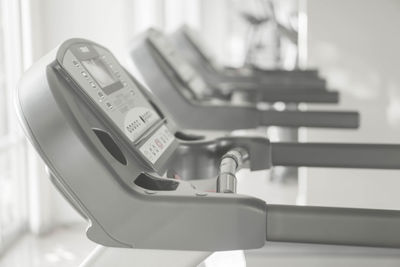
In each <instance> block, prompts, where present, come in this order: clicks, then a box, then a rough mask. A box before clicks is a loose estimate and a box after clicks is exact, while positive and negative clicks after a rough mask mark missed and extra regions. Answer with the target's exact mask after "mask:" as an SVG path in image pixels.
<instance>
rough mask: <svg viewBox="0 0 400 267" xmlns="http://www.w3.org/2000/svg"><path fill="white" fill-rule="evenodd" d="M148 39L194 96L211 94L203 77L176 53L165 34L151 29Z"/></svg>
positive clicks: (200, 97)
mask: <svg viewBox="0 0 400 267" xmlns="http://www.w3.org/2000/svg"><path fill="white" fill-rule="evenodd" d="M148 40H149V42H150V44H151V45H152V47H154V48H155V50H156V51H157V52H158V54H159V55H160V56H161V57H162V58H163V60H164V61H165V62H166V63H167V64H168V65H169V67H170V68H172V69H173V70H174V72H175V74H176V75H177V76H178V78H179V79H181V81H182V82H183V83H185V85H186V86H187V88H188V89H189V90H190V91H191V93H192V94H193V95H194V98H197V99H204V98H205V97H208V96H211V95H212V94H213V93H212V90H211V89H210V88H209V86H208V85H207V84H206V82H205V81H204V80H203V78H202V77H200V76H199V75H198V74H197V73H196V71H195V70H194V69H193V68H192V66H190V64H189V63H188V62H186V60H185V59H184V58H183V57H181V55H179V54H178V53H177V51H176V50H175V48H174V47H173V45H172V44H171V42H170V41H169V40H168V39H167V38H166V36H165V35H163V34H162V33H161V32H159V31H157V30H154V29H152V30H150V31H149V34H148Z"/></svg>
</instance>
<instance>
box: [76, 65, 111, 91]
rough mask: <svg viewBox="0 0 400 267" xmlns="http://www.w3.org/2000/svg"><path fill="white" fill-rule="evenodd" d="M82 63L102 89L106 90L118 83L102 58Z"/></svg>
mask: <svg viewBox="0 0 400 267" xmlns="http://www.w3.org/2000/svg"><path fill="white" fill-rule="evenodd" d="M82 63H83V65H84V66H85V68H86V69H87V70H88V71H89V73H90V74H91V75H92V76H93V78H94V79H95V80H96V81H97V82H98V83H99V85H100V86H101V87H102V88H105V87H107V86H109V85H111V84H113V83H116V82H117V81H118V80H116V79H115V78H114V77H113V75H112V74H111V73H110V71H109V70H108V68H107V66H106V65H105V64H104V62H103V61H102V60H101V59H100V58H93V59H89V60H83V61H82Z"/></svg>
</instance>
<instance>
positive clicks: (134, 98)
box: [60, 42, 175, 164]
mask: <svg viewBox="0 0 400 267" xmlns="http://www.w3.org/2000/svg"><path fill="white" fill-rule="evenodd" d="M61 61H62V62H60V63H61V65H62V68H63V69H64V70H65V71H66V72H67V73H68V75H69V76H70V77H71V78H72V79H73V81H74V82H75V83H76V84H77V88H78V90H79V91H80V92H81V93H83V95H84V96H85V97H86V98H87V100H89V102H90V103H91V104H92V105H94V107H95V108H96V110H97V111H99V112H102V113H104V114H106V117H107V118H108V121H109V122H110V123H112V124H114V125H115V126H117V128H118V129H119V131H120V132H121V133H122V134H123V136H124V137H125V139H126V141H127V142H128V143H130V144H133V145H134V147H135V148H137V150H138V151H140V153H141V154H142V155H143V156H144V157H145V158H146V159H147V161H148V162H150V163H151V164H155V163H156V162H157V160H158V159H159V158H160V157H161V155H162V154H163V153H164V152H165V151H167V150H168V148H169V147H170V146H171V144H172V143H174V141H175V138H174V135H173V134H172V133H171V132H170V130H169V129H168V128H167V126H166V125H165V123H164V122H165V119H164V118H163V115H162V114H160V113H159V111H158V110H156V109H155V108H154V106H153V105H152V104H151V102H150V99H149V98H148V97H146V96H145V94H144V93H143V91H142V89H141V88H139V86H138V85H137V84H136V82H135V81H134V80H133V79H132V78H131V77H130V76H129V75H128V74H127V73H126V72H125V70H124V69H123V68H122V67H121V65H120V64H119V63H118V61H117V60H116V59H115V58H114V56H113V55H112V54H111V53H110V52H109V51H108V50H106V49H105V48H103V47H101V46H98V45H96V44H94V43H85V42H78V43H73V44H71V45H70V46H69V47H68V49H66V51H65V53H64V55H63V57H62V59H61Z"/></svg>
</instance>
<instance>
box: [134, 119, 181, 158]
mask: <svg viewBox="0 0 400 267" xmlns="http://www.w3.org/2000/svg"><path fill="white" fill-rule="evenodd" d="M173 141H174V136H173V135H172V133H171V132H170V131H169V130H168V128H167V127H166V126H165V125H163V126H161V127H160V129H158V130H157V131H156V133H155V134H154V135H153V136H151V137H150V138H149V140H147V141H146V143H144V144H143V146H141V147H140V152H142V153H143V155H144V156H145V157H146V158H147V159H148V160H149V161H150V162H151V163H152V164H154V163H155V162H156V161H157V160H158V159H159V158H160V156H161V155H162V154H163V153H164V151H165V150H166V149H167V148H168V146H169V145H170V144H171V143H172V142H173Z"/></svg>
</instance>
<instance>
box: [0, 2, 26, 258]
mask: <svg viewBox="0 0 400 267" xmlns="http://www.w3.org/2000/svg"><path fill="white" fill-rule="evenodd" d="M20 44H21V30H20V2H19V1H7V0H0V252H1V251H2V250H4V249H5V248H6V247H7V246H8V245H9V244H10V243H12V242H13V241H14V240H15V239H16V238H17V237H18V236H20V235H21V233H22V232H23V231H24V229H25V228H26V225H27V208H26V204H27V201H26V179H25V177H26V173H25V169H26V162H27V160H26V141H25V138H23V135H22V133H21V130H20V129H19V126H18V125H19V123H18V120H17V116H16V113H15V109H14V105H13V94H14V92H15V89H16V86H17V83H18V79H19V77H20V75H21V73H22V70H23V67H22V66H23V63H22V50H21V45H20Z"/></svg>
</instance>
